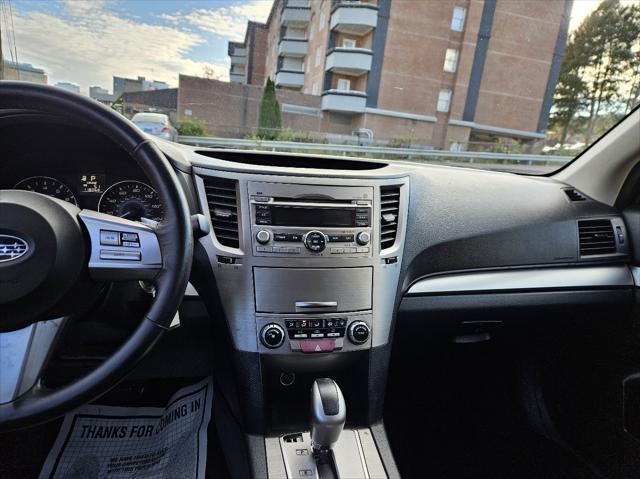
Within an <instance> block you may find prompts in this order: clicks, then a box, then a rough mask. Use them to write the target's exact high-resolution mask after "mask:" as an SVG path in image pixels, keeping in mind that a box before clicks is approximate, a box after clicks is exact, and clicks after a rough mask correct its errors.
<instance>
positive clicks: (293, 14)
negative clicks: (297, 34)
mask: <svg viewBox="0 0 640 479" xmlns="http://www.w3.org/2000/svg"><path fill="white" fill-rule="evenodd" d="M304 3H305V2H287V3H286V4H285V6H284V8H283V9H282V16H281V18H280V21H281V23H282V25H286V26H291V27H304V26H306V25H307V24H308V23H309V20H310V19H311V8H310V7H309V4H308V3H307V4H306V6H294V5H298V4H301V5H302V4H304Z"/></svg>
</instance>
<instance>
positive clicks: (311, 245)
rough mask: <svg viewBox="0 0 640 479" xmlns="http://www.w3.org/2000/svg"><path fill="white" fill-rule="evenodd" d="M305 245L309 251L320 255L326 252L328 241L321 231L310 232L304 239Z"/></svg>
mask: <svg viewBox="0 0 640 479" xmlns="http://www.w3.org/2000/svg"><path fill="white" fill-rule="evenodd" d="M304 245H305V246H306V248H307V249H308V250H309V251H313V252H314V253H320V252H321V251H324V249H325V247H326V245H327V239H326V236H325V235H324V233H321V232H320V231H309V232H308V233H307V234H306V236H305V237H304Z"/></svg>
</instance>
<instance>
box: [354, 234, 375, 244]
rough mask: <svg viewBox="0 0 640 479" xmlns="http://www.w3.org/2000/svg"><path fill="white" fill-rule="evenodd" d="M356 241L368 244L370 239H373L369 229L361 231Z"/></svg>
mask: <svg viewBox="0 0 640 479" xmlns="http://www.w3.org/2000/svg"><path fill="white" fill-rule="evenodd" d="M356 241H357V242H358V244H359V245H360V246H364V245H366V244H369V241H371V235H370V234H369V233H368V232H367V231H361V232H360V233H358V236H357V238H356Z"/></svg>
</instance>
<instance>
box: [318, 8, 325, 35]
mask: <svg viewBox="0 0 640 479" xmlns="http://www.w3.org/2000/svg"><path fill="white" fill-rule="evenodd" d="M323 28H324V10H321V11H320V22H319V26H318V30H322V29H323Z"/></svg>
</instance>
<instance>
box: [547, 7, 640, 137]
mask: <svg viewBox="0 0 640 479" xmlns="http://www.w3.org/2000/svg"><path fill="white" fill-rule="evenodd" d="M639 38H640V9H639V8H638V7H637V6H622V5H621V4H620V2H619V0H604V1H603V2H602V3H600V5H598V7H597V8H596V9H595V10H594V11H593V12H592V13H591V14H590V15H589V16H588V17H587V18H585V20H583V22H582V23H581V24H580V25H579V26H578V28H577V29H576V30H575V31H574V32H573V34H572V35H571V37H570V39H569V43H568V44H567V47H566V50H565V58H564V61H563V64H562V68H561V70H560V78H559V80H558V85H557V87H556V93H555V97H554V105H553V110H552V111H553V114H552V118H551V123H552V125H554V126H556V127H559V128H560V130H561V131H562V133H561V144H564V143H565V141H566V137H567V132H568V131H569V129H570V126H571V125H572V124H575V123H581V122H578V121H577V120H578V117H582V118H586V125H585V127H584V137H585V143H586V144H589V143H591V138H592V137H593V134H594V128H595V127H596V124H597V123H598V118H599V117H600V116H602V115H604V116H606V117H611V116H612V115H614V116H615V115H616V114H617V115H621V114H622V113H623V112H624V111H625V110H628V109H629V102H632V101H633V99H632V98H633V96H634V94H635V92H636V90H637V87H636V86H635V84H636V83H637V82H638V80H637V78H638V76H639V75H640V52H639V50H640V40H639ZM629 97H632V98H631V99H630V98H629Z"/></svg>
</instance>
